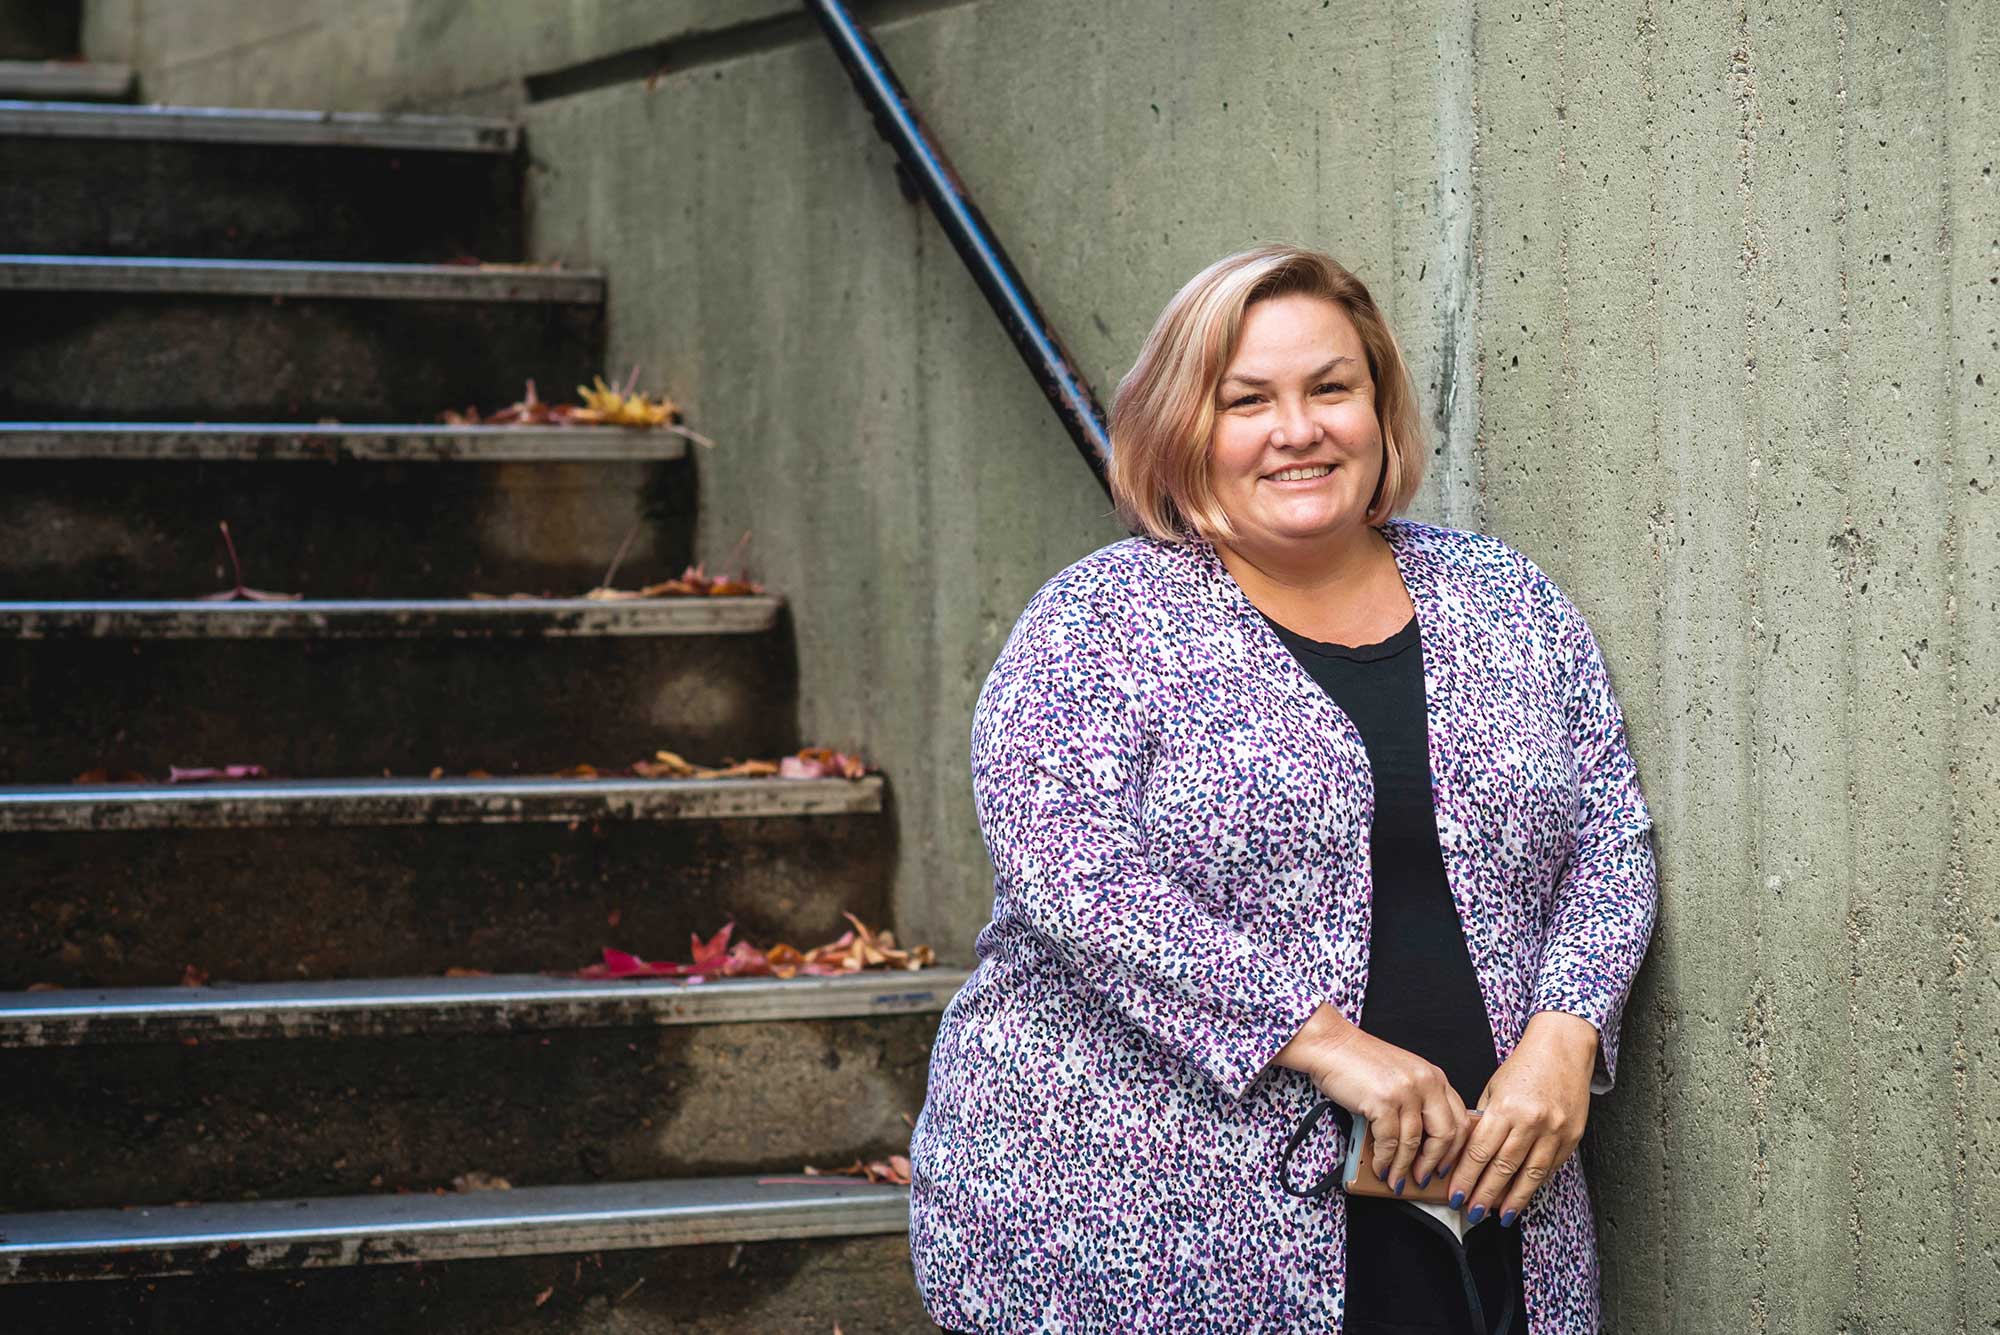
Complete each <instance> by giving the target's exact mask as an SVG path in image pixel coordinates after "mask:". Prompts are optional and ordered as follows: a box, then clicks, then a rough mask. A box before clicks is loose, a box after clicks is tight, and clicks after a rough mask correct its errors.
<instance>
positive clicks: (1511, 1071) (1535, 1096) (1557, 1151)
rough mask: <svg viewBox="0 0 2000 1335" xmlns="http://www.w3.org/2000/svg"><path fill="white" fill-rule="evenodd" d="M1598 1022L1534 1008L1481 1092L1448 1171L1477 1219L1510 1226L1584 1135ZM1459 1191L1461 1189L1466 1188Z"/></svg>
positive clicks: (1455, 1193) (1457, 1200)
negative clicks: (1495, 1217) (1457, 1158)
mask: <svg viewBox="0 0 2000 1335" xmlns="http://www.w3.org/2000/svg"><path fill="white" fill-rule="evenodd" d="M1596 1063H1597V1027H1596V1026H1595V1025H1593V1024H1591V1022H1590V1021H1588V1020H1586V1019H1584V1018H1583V1017H1582V1016H1579V1015H1570V1014H1567V1013H1565V1012H1562V1011H1537V1012H1535V1013H1534V1014H1533V1015H1531V1016H1530V1017H1528V1027H1527V1029H1526V1030H1524V1031H1523V1032H1522V1034H1521V1041H1520V1042H1519V1043H1518V1044H1516V1045H1515V1047H1514V1051H1513V1052H1511V1053H1509V1054H1508V1056H1507V1060H1506V1061H1504V1062H1502V1063H1501V1064H1500V1069H1499V1070H1497V1071H1495V1072H1494V1073H1493V1078H1492V1079H1491V1080H1489V1081H1488V1082H1487V1084H1486V1090H1485V1092H1484V1093H1482V1094H1481V1095H1480V1096H1479V1109H1480V1115H1479V1116H1478V1117H1473V1118H1469V1119H1467V1120H1469V1121H1470V1122H1472V1124H1473V1127H1472V1138H1471V1140H1470V1141H1469V1142H1467V1144H1466V1146H1465V1154H1464V1156H1463V1161H1462V1162H1460V1163H1459V1165H1458V1167H1457V1169H1456V1170H1455V1171H1454V1172H1453V1173H1452V1177H1451V1195H1452V1200H1453V1203H1454V1205H1458V1204H1463V1205H1464V1208H1465V1210H1466V1218H1467V1219H1468V1220H1470V1221H1471V1222H1472V1223H1475V1224H1476V1223H1478V1222H1479V1221H1480V1220H1481V1219H1484V1218H1485V1217H1486V1216H1487V1215H1489V1214H1492V1213H1495V1212H1496V1211H1497V1212H1498V1213H1499V1216H1500V1222H1501V1223H1502V1224H1503V1225H1508V1226H1511V1225H1512V1224H1513V1223H1514V1221H1515V1220H1516V1219H1517V1218H1519V1217H1520V1213H1521V1211H1522V1210H1524V1209H1526V1208H1527V1205H1528V1201H1529V1199H1530V1198H1532V1197H1533V1196H1534V1194H1535V1192H1536V1190H1537V1189H1539V1188H1540V1187H1541V1185H1542V1183H1544V1182H1546V1181H1548V1179H1549V1178H1550V1177H1551V1176H1552V1175H1553V1174H1554V1173H1555V1171H1556V1169H1558V1168H1560V1167H1561V1166H1562V1165H1563V1163H1564V1162H1565V1161H1567V1160H1568V1159H1569V1156H1570V1155H1571V1154H1572V1153H1573V1152H1574V1151H1575V1150H1576V1145H1577V1142H1578V1141H1579V1140H1582V1139H1583V1127H1584V1123H1585V1122H1586V1121H1588V1120H1589V1117H1590V1075H1591V1072H1592V1070H1593V1069H1595V1067H1596ZM1461 1193H1462V1195H1461Z"/></svg>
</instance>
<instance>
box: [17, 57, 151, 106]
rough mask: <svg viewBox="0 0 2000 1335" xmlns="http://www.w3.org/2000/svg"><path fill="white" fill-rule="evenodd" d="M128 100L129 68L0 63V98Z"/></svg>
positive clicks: (105, 64) (45, 62)
mask: <svg viewBox="0 0 2000 1335" xmlns="http://www.w3.org/2000/svg"><path fill="white" fill-rule="evenodd" d="M130 96H132V67H131V66H130V65H118V64H112V63H110V62H106V61H91V60H0V98H37V99H40V98H55V99H61V100H64V101H72V100H73V101H93V102H118V101H122V100H123V99H125V98H128V97H130Z"/></svg>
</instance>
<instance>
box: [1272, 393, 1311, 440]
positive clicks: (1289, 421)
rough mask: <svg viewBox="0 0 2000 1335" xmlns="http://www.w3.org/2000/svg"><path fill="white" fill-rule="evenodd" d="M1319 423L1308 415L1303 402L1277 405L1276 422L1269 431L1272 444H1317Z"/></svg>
mask: <svg viewBox="0 0 2000 1335" xmlns="http://www.w3.org/2000/svg"><path fill="white" fill-rule="evenodd" d="M1319 438H1320V425H1319V423H1318V422H1315V421H1314V420H1313V419H1312V418H1311V416H1309V415H1308V414H1307V412H1306V410H1305V405H1304V404H1297V403H1295V404H1291V405H1289V406H1288V405H1284V404H1280V405H1279V406H1278V422H1277V425H1276V426H1275V427H1273V428H1272V431H1271V443H1272V444H1273V445H1317V444H1318V443H1319Z"/></svg>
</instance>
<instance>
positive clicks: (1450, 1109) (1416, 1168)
mask: <svg viewBox="0 0 2000 1335" xmlns="http://www.w3.org/2000/svg"><path fill="white" fill-rule="evenodd" d="M1464 1120H1465V1109H1464V1107H1462V1106H1461V1105H1460V1104H1459V1101H1458V1094H1457V1093H1456V1091H1454V1090H1453V1089H1452V1088H1451V1086H1450V1085H1449V1084H1448V1083H1447V1084H1446V1086H1445V1088H1444V1089H1443V1090H1442V1091H1440V1092H1438V1093H1436V1094H1434V1095H1432V1096H1431V1097H1430V1098H1427V1099H1425V1100H1424V1146H1423V1149H1422V1150H1420V1151H1419V1152H1418V1154H1417V1158H1416V1162H1415V1163H1413V1164H1411V1165H1410V1171H1411V1172H1412V1173H1413V1174H1414V1175H1415V1177H1416V1183H1417V1185H1418V1186H1419V1187H1423V1186H1428V1185H1429V1184H1430V1181H1431V1179H1432V1178H1434V1177H1436V1176H1437V1175H1438V1173H1439V1171H1440V1170H1441V1169H1443V1168H1444V1166H1445V1165H1446V1164H1448V1163H1450V1162H1451V1158H1450V1155H1451V1152H1452V1150H1453V1149H1454V1148H1456V1147H1457V1145H1458V1138H1459V1132H1460V1124H1461V1123H1462V1122H1463V1121H1464Z"/></svg>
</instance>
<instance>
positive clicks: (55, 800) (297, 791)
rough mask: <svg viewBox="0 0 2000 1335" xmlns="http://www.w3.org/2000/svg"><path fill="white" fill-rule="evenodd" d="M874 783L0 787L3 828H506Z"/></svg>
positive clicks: (771, 800) (770, 800) (842, 811)
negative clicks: (421, 826)
mask: <svg viewBox="0 0 2000 1335" xmlns="http://www.w3.org/2000/svg"><path fill="white" fill-rule="evenodd" d="M882 786H883V785H882V779H881V777H880V776H879V775H874V774H870V775H866V776H864V777H862V778H859V779H775V778H774V779H762V778H747V779H635V778H600V779H583V778H490V779H465V778H439V779H423V778H409V779H395V778H389V779H259V780H251V781H246V782H239V783H187V784H136V783H133V784H62V785H54V786H51V785H46V784H42V785H36V784H9V785H4V786H0V832H7V831H28V830H43V831H54V830H76V831H84V830H148V829H242V828H255V827H270V826H284V825H294V824H314V825H423V824H506V823H520V822H524V821H537V822H546V821H570V820H713V819H726V818H732V817H757V816H811V815H851V814H864V813H873V812H878V811H880V810H881V809H882Z"/></svg>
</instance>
